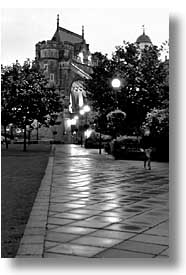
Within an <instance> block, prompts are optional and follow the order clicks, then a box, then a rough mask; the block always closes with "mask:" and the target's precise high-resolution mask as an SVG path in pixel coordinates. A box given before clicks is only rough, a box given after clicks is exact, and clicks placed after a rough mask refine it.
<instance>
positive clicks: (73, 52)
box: [36, 15, 97, 143]
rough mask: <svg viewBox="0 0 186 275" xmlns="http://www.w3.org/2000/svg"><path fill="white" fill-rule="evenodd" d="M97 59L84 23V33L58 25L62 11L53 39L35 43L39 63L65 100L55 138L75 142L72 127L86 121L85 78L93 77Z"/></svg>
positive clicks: (60, 140)
mask: <svg viewBox="0 0 186 275" xmlns="http://www.w3.org/2000/svg"><path fill="white" fill-rule="evenodd" d="M96 62H97V61H96V59H95V58H94V56H92V55H91V53H90V50H89V44H87V43H86V40H85V37H84V26H82V34H81V35H79V34H77V33H74V32H72V31H69V30H67V29H64V28H62V27H60V26H59V15H58V16H57V28H56V31H55V33H54V35H53V37H52V39H51V40H47V41H42V42H38V43H37V44H36V63H37V64H38V65H39V67H40V69H42V70H43V71H44V74H45V76H46V78H48V81H49V85H50V86H53V87H55V88H56V89H57V90H58V91H59V92H60V95H61V98H62V100H63V102H64V109H63V111H62V112H61V114H60V115H59V117H58V119H57V122H56V125H55V129H54V132H55V140H56V141H59V142H65V143H68V142H72V132H71V131H72V128H75V130H76V132H77V129H76V128H77V127H78V128H79V126H81V125H80V124H82V123H83V121H82V120H83V119H84V117H83V116H79V111H80V110H81V109H82V108H83V107H84V105H86V104H87V102H86V93H85V91H84V89H83V81H84V80H85V79H89V78H90V73H91V71H92V66H94V65H95V64H96ZM77 116H78V118H80V120H79V122H78V121H77V123H75V121H74V117H76V118H77ZM71 122H73V123H71ZM72 124H74V125H73V126H71V125H72ZM75 124H77V125H75ZM75 126H76V127H75Z"/></svg>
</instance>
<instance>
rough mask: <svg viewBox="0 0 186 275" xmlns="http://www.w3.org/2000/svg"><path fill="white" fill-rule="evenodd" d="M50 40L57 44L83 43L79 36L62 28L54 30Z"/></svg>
mask: <svg viewBox="0 0 186 275" xmlns="http://www.w3.org/2000/svg"><path fill="white" fill-rule="evenodd" d="M52 40H56V41H59V42H65V41H68V42H70V43H72V44H76V43H81V42H83V38H82V36H81V35H79V34H77V33H74V32H71V31H69V30H66V29H64V28H62V27H59V28H58V30H56V32H55V34H54V36H53V38H52Z"/></svg>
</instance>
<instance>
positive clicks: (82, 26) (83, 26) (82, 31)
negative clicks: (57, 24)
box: [82, 26, 84, 40]
mask: <svg viewBox="0 0 186 275" xmlns="http://www.w3.org/2000/svg"><path fill="white" fill-rule="evenodd" d="M82 38H83V40H84V26H82Z"/></svg>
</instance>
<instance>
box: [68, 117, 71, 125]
mask: <svg viewBox="0 0 186 275" xmlns="http://www.w3.org/2000/svg"><path fill="white" fill-rule="evenodd" d="M67 126H68V127H70V126H71V119H69V118H68V119H67Z"/></svg>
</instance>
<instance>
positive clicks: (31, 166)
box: [1, 144, 51, 258]
mask: <svg viewBox="0 0 186 275" xmlns="http://www.w3.org/2000/svg"><path fill="white" fill-rule="evenodd" d="M22 147H23V145H22V144H19V145H15V144H10V145H9V149H8V150H6V149H5V145H2V148H1V156H2V157H1V257H3V258H12V257H15V255H16V253H17V249H18V247H19V242H20V239H21V237H22V235H23V232H24V229H25V225H26V223H27V220H28V217H29V214H30V211H31V209H32V205H33V202H34V200H35V196H36V194H37V191H38V188H39V186H40V182H41V179H42V177H43V175H44V171H45V168H46V165H47V162H48V156H49V153H50V148H51V146H50V145H44V144H39V145H38V144H35V145H33V144H32V145H29V147H28V151H27V152H23V151H22V150H23V148H22Z"/></svg>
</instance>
